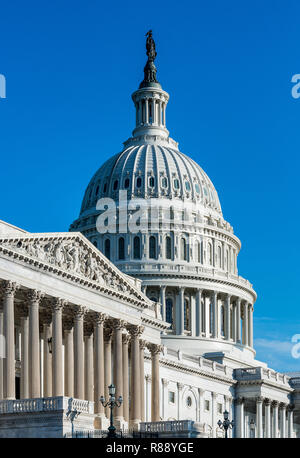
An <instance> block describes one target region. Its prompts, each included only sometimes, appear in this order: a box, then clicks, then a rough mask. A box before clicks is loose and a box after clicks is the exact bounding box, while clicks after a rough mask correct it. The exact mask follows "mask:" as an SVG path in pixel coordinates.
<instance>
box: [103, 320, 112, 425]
mask: <svg viewBox="0 0 300 458" xmlns="http://www.w3.org/2000/svg"><path fill="white" fill-rule="evenodd" d="M112 332H113V330H112V328H111V327H106V328H105V330H104V393H105V395H104V396H105V399H106V400H108V399H109V395H108V387H109V385H110V384H111V382H112V380H111V372H112V367H111V343H112ZM105 414H106V417H107V418H109V408H108V407H106V408H105Z"/></svg>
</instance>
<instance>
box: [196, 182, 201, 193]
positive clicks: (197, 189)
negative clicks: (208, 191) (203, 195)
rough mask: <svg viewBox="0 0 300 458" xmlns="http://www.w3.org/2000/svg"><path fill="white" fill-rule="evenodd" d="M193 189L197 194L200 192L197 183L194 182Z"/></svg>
mask: <svg viewBox="0 0 300 458" xmlns="http://www.w3.org/2000/svg"><path fill="white" fill-rule="evenodd" d="M195 190H196V193H197V194H200V186H199V185H198V183H196V184H195Z"/></svg>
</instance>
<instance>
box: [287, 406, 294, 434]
mask: <svg viewBox="0 0 300 458" xmlns="http://www.w3.org/2000/svg"><path fill="white" fill-rule="evenodd" d="M293 410H294V406H292V405H289V406H288V437H289V438H291V437H294V426H293V421H294V420H293Z"/></svg>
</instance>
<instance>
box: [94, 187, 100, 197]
mask: <svg viewBox="0 0 300 458" xmlns="http://www.w3.org/2000/svg"><path fill="white" fill-rule="evenodd" d="M98 192H99V186H97V188H96V191H95V195H96V196H98Z"/></svg>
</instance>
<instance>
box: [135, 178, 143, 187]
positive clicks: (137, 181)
mask: <svg viewBox="0 0 300 458" xmlns="http://www.w3.org/2000/svg"><path fill="white" fill-rule="evenodd" d="M141 186H142V179H141V177H138V178H137V180H136V187H137V188H140V187H141Z"/></svg>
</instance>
